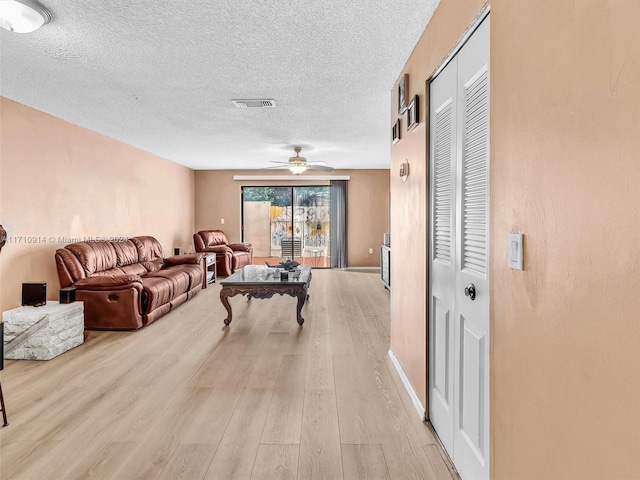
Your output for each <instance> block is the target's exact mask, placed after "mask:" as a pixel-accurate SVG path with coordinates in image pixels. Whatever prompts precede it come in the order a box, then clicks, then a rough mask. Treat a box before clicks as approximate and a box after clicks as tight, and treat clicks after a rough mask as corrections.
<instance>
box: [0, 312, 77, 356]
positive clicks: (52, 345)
mask: <svg viewBox="0 0 640 480" xmlns="http://www.w3.org/2000/svg"><path fill="white" fill-rule="evenodd" d="M2 321H3V322H4V358H7V359H11V360H51V359H52V358H54V357H57V356H58V355H60V354H61V353H64V352H66V351H67V350H70V349H72V348H74V347H77V346H78V345H81V344H83V343H84V303H82V302H73V303H69V304H60V303H59V302H55V301H49V300H47V303H46V305H42V306H41V307H19V308H15V309H13V310H8V311H6V312H3V313H2Z"/></svg>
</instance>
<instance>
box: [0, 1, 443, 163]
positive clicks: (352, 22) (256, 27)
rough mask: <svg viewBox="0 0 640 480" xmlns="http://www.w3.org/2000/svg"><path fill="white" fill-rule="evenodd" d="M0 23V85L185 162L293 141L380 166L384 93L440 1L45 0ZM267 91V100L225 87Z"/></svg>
mask: <svg viewBox="0 0 640 480" xmlns="http://www.w3.org/2000/svg"><path fill="white" fill-rule="evenodd" d="M42 1H43V3H44V4H45V6H46V7H47V8H48V9H49V10H50V11H51V13H52V15H53V20H52V21H51V23H49V24H48V25H45V26H44V27H43V28H41V29H40V30H38V31H36V32H34V33H30V34H15V33H13V34H12V33H10V32H7V31H5V30H0V95H2V96H4V97H7V98H10V99H12V100H15V101H17V102H19V103H22V104H25V105H28V106H30V107H33V108H35V109H37V110H41V111H44V112H47V113H50V114H52V115H55V116H56V117H59V118H63V119H65V120H67V121H69V122H72V123H75V124H77V125H80V126H83V127H86V128H88V129H90V130H93V131H96V132H100V133H102V134H104V135H107V136H109V137H112V138H115V139H117V140H120V141H122V142H125V143H128V144H130V145H134V146H136V147H138V148H141V149H143V150H146V151H148V152H152V153H154V154H156V155H159V156H161V157H164V158H167V159H169V160H172V161H174V162H176V163H180V164H183V165H186V166H189V167H191V168H194V169H250V168H263V167H268V166H270V165H272V164H270V163H269V162H270V161H271V160H279V161H283V160H286V159H287V158H288V157H289V156H291V155H293V150H292V147H293V145H302V146H303V151H302V155H303V156H306V157H307V158H308V159H309V160H310V161H325V162H327V163H328V164H329V165H331V166H333V167H335V168H388V167H389V158H390V128H391V125H390V119H389V111H390V91H391V89H392V87H393V84H394V81H395V79H396V77H397V76H398V74H399V73H400V71H401V70H402V68H403V66H404V63H405V61H406V60H407V58H408V57H409V55H410V53H411V51H412V50H413V47H414V46H415V44H416V42H417V41H418V39H419V37H420V35H421V34H422V32H423V30H424V28H425V27H426V25H427V23H428V21H429V19H430V18H431V15H432V14H433V11H434V9H435V8H436V6H437V4H438V3H439V0H398V1H393V0H386V1H374V0H349V1H345V0H322V1H317V0H296V1H293V0H222V1H220V0H217V1H215V0H214V1H204V0H190V1H184V0H180V1H178V0H160V1H157V0H154V1H151V0H132V1H131V2H126V1H122V0H99V1H95V0H92V1H86V2H79V1H69V0H42ZM252 98H272V99H275V101H276V103H277V108H275V109H268V108H267V109H237V108H235V107H234V106H233V104H232V103H231V99H252Z"/></svg>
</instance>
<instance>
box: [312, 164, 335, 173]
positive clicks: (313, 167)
mask: <svg viewBox="0 0 640 480" xmlns="http://www.w3.org/2000/svg"><path fill="white" fill-rule="evenodd" d="M307 168H308V169H309V170H322V171H323V172H330V171H332V170H333V167H328V166H326V165H314V164H309V163H308V164H307Z"/></svg>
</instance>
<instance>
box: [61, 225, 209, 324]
mask: <svg viewBox="0 0 640 480" xmlns="http://www.w3.org/2000/svg"><path fill="white" fill-rule="evenodd" d="M55 258H56V266H57V269H58V278H59V280H60V286H61V287H70V286H71V287H75V289H76V298H77V299H78V300H80V301H82V302H84V323H85V328H87V329H96V330H135V329H138V328H141V327H143V326H145V325H148V324H150V323H151V322H153V321H155V320H157V319H158V318H160V317H161V316H163V315H164V314H166V313H168V312H169V311H170V310H171V309H173V308H175V307H177V306H178V305H180V304H181V303H183V302H185V301H186V300H187V299H189V298H191V297H193V296H194V295H195V294H196V293H198V292H199V291H200V290H201V289H202V286H203V284H204V269H205V265H204V255H203V254H201V253H192V254H187V255H177V256H174V257H169V258H164V255H163V252H162V246H161V245H160V243H159V242H158V241H157V240H156V239H155V238H153V237H133V238H131V239H129V240H125V241H118V242H109V241H100V242H78V243H72V244H70V245H66V246H65V247H64V248H61V249H58V250H57V251H56V256H55Z"/></svg>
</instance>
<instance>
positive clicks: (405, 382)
mask: <svg viewBox="0 0 640 480" xmlns="http://www.w3.org/2000/svg"><path fill="white" fill-rule="evenodd" d="M389 358H390V359H391V363H393V366H394V367H396V372H398V375H400V380H402V384H403V385H404V388H405V390H406V391H407V393H408V394H409V397H410V398H411V402H412V403H413V406H414V407H415V409H416V411H417V412H418V415H419V416H420V420H422V421H423V422H424V421H425V419H426V418H427V412H426V411H425V409H424V405H422V402H420V399H419V398H418V395H416V392H415V390H414V389H413V386H412V385H411V382H410V381H409V377H407V374H406V373H404V370H403V369H402V366H401V365H400V362H399V361H398V358H397V357H396V354H395V353H393V350H391V349H389Z"/></svg>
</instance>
